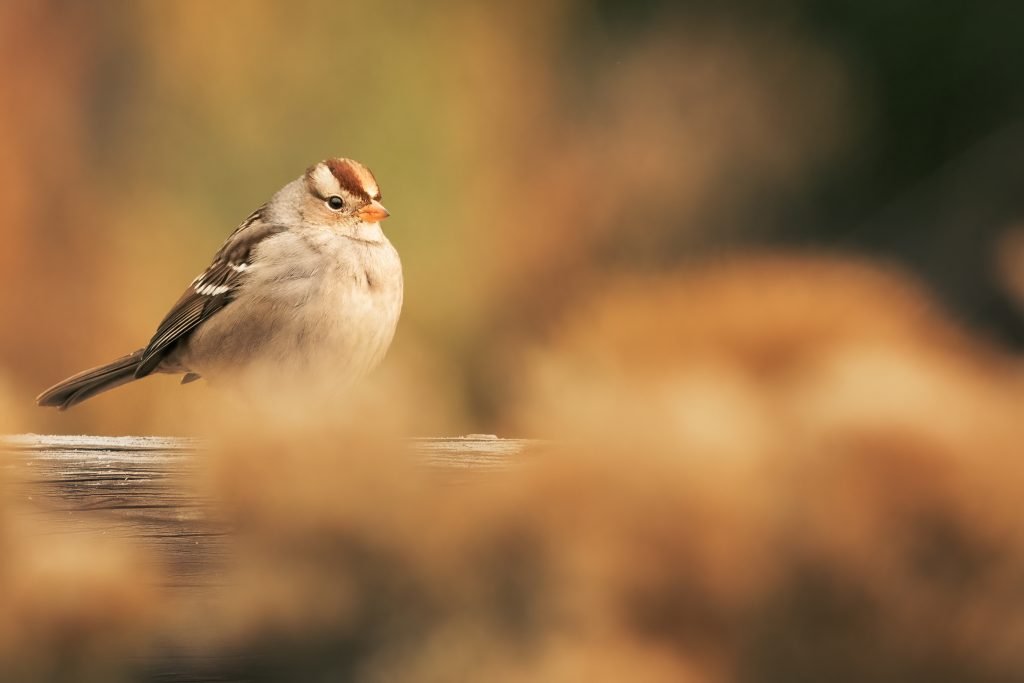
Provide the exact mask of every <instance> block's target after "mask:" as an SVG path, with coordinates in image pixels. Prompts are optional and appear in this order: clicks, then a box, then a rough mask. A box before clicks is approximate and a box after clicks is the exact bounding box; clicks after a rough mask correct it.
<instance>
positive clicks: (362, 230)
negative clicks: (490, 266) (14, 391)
mask: <svg viewBox="0 0 1024 683" xmlns="http://www.w3.org/2000/svg"><path fill="white" fill-rule="evenodd" d="M387 217H388V211H387V209H385V208H384V207H383V206H382V205H381V203H380V190H379V189H378V187H377V181H376V180H375V179H374V177H373V174H372V173H371V172H370V170H369V169H368V168H366V167H365V166H363V165H362V164H360V163H357V162H355V161H352V160H351V159H328V160H326V161H322V162H320V163H318V164H316V165H314V166H312V167H310V168H309V169H308V170H307V171H306V173H305V174H304V175H303V176H302V177H300V178H298V179H296V180H294V181H292V182H290V183H288V184H287V185H285V186H284V187H283V188H282V189H281V190H280V191H278V192H277V193H276V194H275V195H274V196H273V197H271V198H270V201H268V202H267V203H266V204H264V205H263V206H261V207H260V208H258V209H256V210H255V211H253V212H252V213H251V214H249V217H248V218H246V219H245V220H244V221H242V224H241V225H239V226H238V227H237V228H236V229H235V231H234V232H233V233H231V236H230V237H228V239H227V241H226V242H225V243H224V246H222V247H221V249H220V251H218V252H217V254H216V255H215V256H214V257H213V263H212V264H210V267H209V268H207V269H206V271H205V272H204V273H203V274H202V275H200V276H199V277H197V278H196V279H195V280H193V281H192V284H191V285H189V287H188V289H186V290H185V293H184V294H183V295H182V296H181V298H180V299H178V302H177V303H176V304H174V306H173V307H172V308H171V310H170V312H169V313H168V314H167V316H166V317H165V318H164V319H163V322H161V323H160V326H159V327H158V328H157V330H156V334H154V335H153V338H152V339H151V340H150V342H149V344H148V345H147V346H146V347H145V348H143V349H139V350H138V351H134V352H132V353H130V354H128V355H127V356H123V357H121V358H118V359H117V360H115V361H112V362H110V363H107V364H106V365H103V366H100V367H97V368H93V369H91V370H86V371H84V372H80V373H78V374H77V375H74V376H72V377H69V378H67V379H66V380H64V381H63V382H60V383H58V384H56V385H55V386H53V387H51V388H49V389H47V390H46V391H44V392H43V393H42V394H40V395H39V397H38V398H37V399H36V402H37V403H38V404H39V405H41V406H54V407H57V408H59V409H60V410H64V409H67V408H69V407H71V406H73V405H75V404H78V403H81V402H82V401H84V400H86V399H88V398H91V397H93V396H95V395H96V394H99V393H101V392H104V391H107V390H108V389H113V388H114V387H117V386H120V385H122V384H126V383H128V382H132V381H134V380H137V379H142V378H143V377H146V376H147V375H149V374H152V373H154V372H163V373H183V374H184V378H183V379H182V384H185V383H188V382H191V381H193V380H196V379H199V378H200V377H206V378H210V379H212V380H213V381H214V382H217V381H219V380H221V379H223V380H225V381H230V380H231V379H233V378H235V377H237V376H239V375H240V374H242V373H243V372H246V371H248V370H250V369H252V368H254V367H257V366H258V367H259V368H261V369H262V370H263V371H264V372H266V373H268V374H267V375H265V377H267V378H269V379H270V380H271V381H277V380H280V381H282V382H283V381H299V382H300V383H301V382H302V381H304V379H303V378H305V379H309V380H316V381H326V382H328V383H329V384H330V385H331V386H344V385H347V384H350V383H351V382H352V381H353V380H355V379H357V378H359V377H361V376H362V375H365V374H366V373H367V372H369V371H370V370H372V369H373V368H374V367H375V366H376V365H377V363H379V362H380V360H381V358H383V356H384V354H385V352H386V351H387V349H388V346H389V345H390V344H391V339H392V337H393V336H394V333H395V326H396V325H397V323H398V316H399V312H400V311H401V308H402V264H401V261H400V260H399V258H398V252H396V251H395V248H394V247H393V246H391V242H389V241H388V238H387V237H385V236H384V233H383V232H382V231H381V228H380V221H382V220H383V219H385V218H387Z"/></svg>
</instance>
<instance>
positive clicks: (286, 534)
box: [0, 255, 1024, 682]
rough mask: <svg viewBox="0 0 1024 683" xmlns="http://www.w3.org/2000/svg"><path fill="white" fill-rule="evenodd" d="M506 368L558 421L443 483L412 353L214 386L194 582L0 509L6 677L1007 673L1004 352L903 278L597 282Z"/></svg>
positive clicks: (1010, 419) (1015, 454) (1013, 493)
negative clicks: (422, 431)
mask: <svg viewBox="0 0 1024 683" xmlns="http://www.w3.org/2000/svg"><path fill="white" fill-rule="evenodd" d="M522 362H523V365H524V366H525V367H527V368H528V371H527V372H526V373H525V374H524V378H523V381H522V382H521V383H520V386H519V389H518V391H517V394H516V397H515V400H514V402H513V403H514V408H513V409H511V410H510V411H509V414H508V415H507V416H506V418H505V419H506V420H507V421H508V423H509V424H515V425H518V426H519V428H521V429H522V430H524V431H529V432H532V433H539V434H545V435H549V436H550V437H551V438H552V439H554V441H553V442H552V444H551V445H550V447H549V448H548V449H547V450H546V451H545V453H544V454H543V455H542V456H538V457H536V458H534V459H532V460H530V461H529V462H527V463H525V464H524V465H523V466H522V467H519V468H515V469H513V470H510V471H508V472H502V473H490V474H487V475H486V476H484V475H480V476H478V477H476V478H471V479H470V480H468V481H466V482H463V483H461V484H452V483H450V482H446V481H444V480H443V479H441V478H438V477H437V476H436V475H434V474H433V473H431V472H429V471H427V470H425V469H424V468H423V467H422V466H421V465H420V464H418V463H417V462H416V461H415V459H414V458H413V457H412V456H411V455H410V453H409V451H408V446H407V444H406V443H405V442H404V441H402V440H401V439H396V438H394V436H395V435H396V434H404V433H409V431H410V430H412V431H415V430H417V429H419V428H427V429H435V428H437V429H444V428H445V426H446V425H447V426H450V425H452V424H453V422H452V420H453V419H454V420H455V421H456V422H457V420H458V418H452V415H457V413H458V410H457V408H458V406H457V402H456V405H445V403H446V399H445V394H444V393H443V392H441V393H436V392H434V391H433V387H434V379H436V378H430V377H429V376H426V378H425V376H424V375H423V374H422V373H421V372H420V371H418V370H415V365H412V366H409V367H412V368H413V369H412V370H408V369H401V370H400V369H399V367H398V364H395V365H394V366H393V368H392V372H391V373H390V374H384V375H382V376H379V377H378V383H377V384H376V385H374V386H369V387H367V388H366V389H365V392H364V393H362V394H361V395H359V396H356V397H353V398H352V401H351V403H349V404H346V405H343V406H330V408H329V410H327V411H325V414H320V415H318V414H312V413H310V412H298V411H296V412H291V413H289V412H288V411H285V410H282V406H287V405H292V404H291V403H290V402H289V401H288V398H287V397H278V398H277V400H275V401H274V402H273V403H272V404H271V405H268V406H266V409H265V410H264V408H262V407H257V406H254V407H252V409H251V410H250V411H248V412H246V413H244V414H242V413H238V412H235V413H233V414H223V415H216V414H215V413H216V411H217V408H216V403H211V405H210V406H206V407H205V409H204V414H205V415H206V416H207V428H206V431H207V433H208V434H209V437H210V438H211V439H212V441H211V443H212V444H213V445H212V446H211V450H212V452H211V453H209V454H208V456H207V457H206V458H205V459H204V460H205V464H204V466H203V468H202V470H201V472H200V473H199V474H198V475H197V476H196V477H195V478H194V481H193V482H192V484H191V486H192V487H193V488H194V495H203V496H206V497H209V499H210V500H212V501H213V505H214V509H215V514H216V516H217V517H218V518H219V519H221V520H222V521H223V523H224V524H226V525H227V528H229V529H230V530H231V535H230V538H229V540H228V548H229V550H230V552H229V553H228V557H227V558H226V560H225V561H226V565H227V566H226V568H225V569H224V575H223V582H222V587H221V588H220V589H219V590H217V591H216V592H215V593H211V597H210V599H209V600H204V601H199V602H198V604H193V603H192V602H188V601H181V600H177V599H174V598H173V590H172V589H169V588H167V587H164V585H163V584H164V582H165V581H166V579H162V578H161V572H163V571H166V569H161V563H160V558H158V557H148V558H147V557H140V556H139V549H138V548H133V547H131V544H130V543H128V542H126V541H123V540H122V541H118V540H117V539H107V538H104V539H103V541H104V542H103V543H102V544H100V543H97V542H96V540H95V539H92V538H90V536H89V535H88V532H87V531H83V530H79V531H78V532H77V533H76V534H74V535H73V537H68V535H67V534H66V533H56V532H52V533H51V532H46V531H45V529H46V528H47V527H45V526H37V525H43V524H44V523H46V522H44V521H33V522H32V523H31V525H29V524H28V522H27V521H26V520H28V519H33V520H34V519H36V517H38V513H36V515H35V516H29V515H27V514H26V513H25V512H23V511H21V505H20V504H19V507H17V508H16V507H15V503H14V501H6V502H5V504H4V505H3V506H2V507H0V548H2V550H3V552H0V603H2V604H5V605H8V606H11V605H13V607H11V608H9V609H5V610H3V611H2V613H0V678H2V679H4V680H8V679H10V680H15V679H16V680H26V681H28V680H67V681H82V680H95V681H110V680H133V679H134V678H135V677H137V676H140V675H143V673H144V672H140V671H139V670H138V668H137V663H138V660H137V659H136V658H135V657H136V656H137V655H139V654H140V653H144V652H154V651H156V652H159V651H160V650H161V648H166V647H171V648H174V647H180V646H181V644H182V643H187V644H188V647H192V648H197V649H198V650H199V651H201V652H204V653H207V654H209V655H211V656H218V657H220V658H221V659H220V660H219V661H226V662H229V666H228V669H230V670H228V671H221V672H220V673H224V674H226V675H228V676H229V677H237V678H241V679H245V680H267V681H278V680H280V681H291V680H304V681H327V680H354V681H367V682H373V681H384V680H400V681H449V680H488V681H538V680H544V681H576V680H597V681H604V680H607V681H621V680H636V681H666V682H668V681H673V682H675V681H780V682H781V681H795V680H815V681H816V680H828V681H851V682H852V681H864V680H875V681H887V680H888V681H906V680H928V681H981V682H985V681H993V682H995V681H1014V680H1020V679H1021V678H1022V677H1024V602H1022V601H1024V597H1022V594H1021V591H1020V586H1021V585H1022V582H1024V525H1022V524H1021V523H1020V513H1019V501H1020V500H1021V499H1022V497H1024V477H1022V476H1021V475H1022V471H1021V470H1022V468H1024V464H1022V463H1024V461H1022V459H1021V457H1020V456H1021V444H1022V443H1024V423H1022V421H1021V420H1020V406H1021V404H1022V399H1024V374H1022V371H1021V364H1020V362H1019V360H1018V359H1015V358H1011V357H1007V356H1006V355H1003V354H1002V353H1001V352H999V351H996V350H994V349H992V348H990V347H989V346H987V345H986V344H984V343H981V342H979V341H978V340H976V339H974V338H973V337H971V336H970V335H968V334H966V333H965V332H963V331H962V330H961V329H959V328H958V327H957V326H956V325H954V324H952V323H951V322H950V321H949V320H948V319H947V318H946V316H945V315H944V314H943V313H942V312H941V311H940V310H938V309H937V307H936V306H935V305H934V304H933V302H932V301H931V300H930V299H929V298H928V297H927V296H926V295H924V294H922V293H921V292H920V291H919V289H918V288H917V287H916V286H915V285H913V284H912V283H909V282H907V281H905V280H904V279H903V278H902V277H901V276H899V275H898V274H895V273H892V272H882V271H879V270H877V269H875V268H872V267H869V266H866V265H864V264H860V263H851V262H847V261H840V260H835V259H823V258H818V259H808V258H799V257H793V256H784V255H772V256H760V257H747V258H735V259H732V260H730V261H728V262H721V263H717V264H714V265H709V266H704V267H698V268H691V269H689V270H687V271H685V272H681V273H677V274H675V275H665V276H657V277H653V276H645V277H624V278H623V279H621V280H618V279H610V280H609V281H607V282H606V283H605V284H604V285H603V286H602V287H601V291H598V292H596V293H595V294H594V295H593V296H592V297H590V298H589V299H588V301H587V302H586V303H585V304H584V305H581V306H580V307H579V308H578V310H576V311H575V312H574V313H573V314H572V315H569V316H567V317H564V318H562V319H561V320H560V321H559V322H558V323H556V324H554V325H553V326H551V327H550V328H549V330H548V332H547V333H546V338H545V340H544V342H543V343H540V344H538V345H537V346H536V348H535V350H534V351H532V352H530V353H528V354H527V357H526V358H525V359H524V360H523V361H522ZM405 367H406V366H402V368H405ZM239 415H244V417H239ZM339 415H341V416H343V419H339V417H338V416H339ZM9 428H10V427H9ZM9 474H11V475H12V476H19V473H17V472H14V473H9ZM42 519H43V520H45V515H44V516H43V517H42Z"/></svg>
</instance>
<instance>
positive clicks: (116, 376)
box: [36, 349, 143, 410]
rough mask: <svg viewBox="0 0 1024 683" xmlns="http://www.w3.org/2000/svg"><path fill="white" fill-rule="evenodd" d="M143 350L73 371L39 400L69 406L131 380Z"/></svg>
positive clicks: (51, 404)
mask: <svg viewBox="0 0 1024 683" xmlns="http://www.w3.org/2000/svg"><path fill="white" fill-rule="evenodd" d="M142 352H143V349H139V350H138V351H135V352H133V353H129V354H128V355H127V356H122V357H121V358H118V359H117V360H115V361H111V362H110V363H107V364H106V365H101V366H99V367H98V368H92V369H89V370H85V371H83V372H80V373H78V374H77V375H72V376H71V377H68V378H67V379H66V380H64V381H62V382H58V383H57V384H55V385H53V386H52V387H50V388H49V389H47V390H46V391H44V392H43V393H41V394H39V396H38V397H37V398H36V404H38V405H40V406H51V407H54V408H57V409H58V410H67V409H68V408H70V407H71V406H73V405H77V404H79V403H81V402H82V401H84V400H86V399H88V398H92V397H93V396H95V395H96V394H100V393H103V392H104V391H107V390H108V389H113V388H114V387H119V386H121V385H122V384H127V383H128V382H131V381H132V380H134V379H135V369H136V368H138V367H139V362H140V361H141V360H142Z"/></svg>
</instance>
